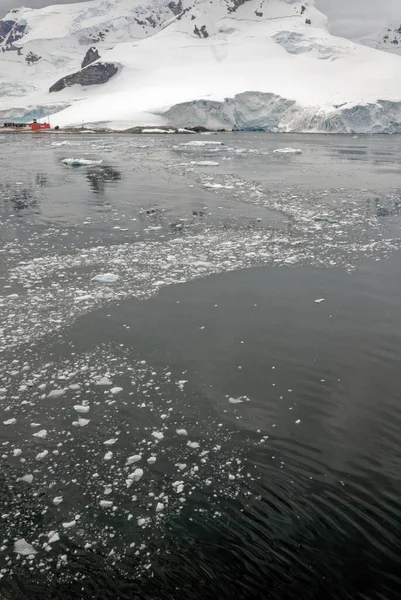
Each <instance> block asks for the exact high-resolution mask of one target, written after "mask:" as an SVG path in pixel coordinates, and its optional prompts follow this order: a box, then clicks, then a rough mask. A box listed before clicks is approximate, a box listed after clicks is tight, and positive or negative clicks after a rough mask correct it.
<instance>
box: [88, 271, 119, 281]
mask: <svg viewBox="0 0 401 600" xmlns="http://www.w3.org/2000/svg"><path fill="white" fill-rule="evenodd" d="M119 279H120V278H119V276H118V275H116V274H115V273H99V274H98V275H95V276H94V277H92V279H91V281H93V282H94V283H115V282H116V281H118V280H119Z"/></svg>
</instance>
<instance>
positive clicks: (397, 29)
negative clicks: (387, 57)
mask: <svg viewBox="0 0 401 600" xmlns="http://www.w3.org/2000/svg"><path fill="white" fill-rule="evenodd" d="M400 13H401V9H400ZM356 41H357V42H359V43H361V44H364V45H365V46H369V47H370V48H375V49H376V50H384V51H385V52H393V53H394V54H400V55H401V21H400V23H399V24H398V25H392V26H388V27H385V28H384V29H381V30H380V31H379V32H378V33H372V34H371V35H369V36H365V37H363V38H359V39H358V40H356Z"/></svg>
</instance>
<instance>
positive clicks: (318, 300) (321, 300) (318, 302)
mask: <svg viewBox="0 0 401 600" xmlns="http://www.w3.org/2000/svg"><path fill="white" fill-rule="evenodd" d="M324 301H325V298H317V299H316V300H315V302H316V304H321V303H322V302H324Z"/></svg>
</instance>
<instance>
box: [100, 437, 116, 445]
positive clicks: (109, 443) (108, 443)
mask: <svg viewBox="0 0 401 600" xmlns="http://www.w3.org/2000/svg"><path fill="white" fill-rule="evenodd" d="M116 442H118V438H110V439H109V440H106V441H105V442H103V444H104V445H105V446H113V445H114V444H115V443H116Z"/></svg>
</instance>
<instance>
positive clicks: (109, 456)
mask: <svg viewBox="0 0 401 600" xmlns="http://www.w3.org/2000/svg"><path fill="white" fill-rule="evenodd" d="M103 458H104V460H111V459H112V458H113V453H112V452H110V451H109V452H106V454H105V455H104V457H103Z"/></svg>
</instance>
